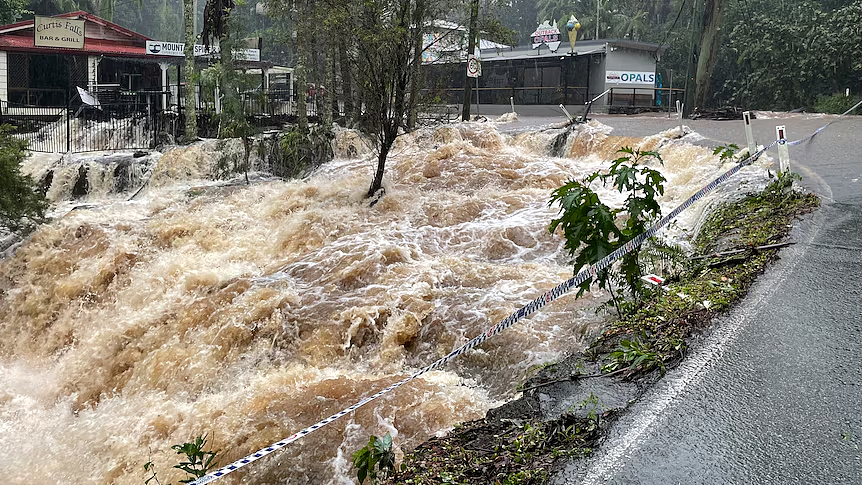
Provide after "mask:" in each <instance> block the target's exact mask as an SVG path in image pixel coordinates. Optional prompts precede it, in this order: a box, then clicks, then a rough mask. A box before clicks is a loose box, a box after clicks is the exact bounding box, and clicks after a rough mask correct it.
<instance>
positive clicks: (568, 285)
mask: <svg viewBox="0 0 862 485" xmlns="http://www.w3.org/2000/svg"><path fill="white" fill-rule="evenodd" d="M777 143H778V141H774V142H772V144H771V145H769V146H767V147H764V148H762V149H760V150H758V151H757V152H756V153H755V154H754V155H752V156H750V157H748V158H746V159H745V160H743V161H741V162H739V164H737V165H736V166H734V167H733V168H731V169H730V170H728V171H727V172H725V173H724V174H723V175H721V176H720V177H718V178H717V179H715V180H713V181H712V182H710V183H709V184H708V185H706V186H705V187H703V188H702V189H700V190H698V191H697V192H696V193H695V194H694V195H692V196H691V197H689V198H688V199H687V200H686V201H685V202H683V203H682V204H681V205H680V206H679V207H677V208H676V209H674V210H673V211H672V212H671V213H670V214H668V215H666V216H665V217H663V218H662V219H661V220H660V221H658V222H657V223H655V224H654V225H653V226H652V227H650V228H649V229H647V230H646V232H644V233H642V234H640V235H639V236H637V237H635V238H634V239H632V240H631V241H629V242H627V243H626V244H625V245H623V246H621V247H619V248H617V250H616V251H614V252H612V253H611V254H609V255H607V256H605V257H604V258H603V259H602V260H601V261H599V262H598V263H596V264H594V265H592V266H590V267H589V268H586V269H584V270H582V271H580V272H579V273H578V274H577V275H575V276H573V277H572V278H570V279H569V280H566V281H564V282H563V283H561V284H560V285H558V286H557V287H555V288H553V289H552V290H550V291H548V292H546V293H545V294H543V295H542V296H540V297H538V298H536V299H535V300H533V301H532V302H530V303H529V304H528V305H526V306H524V307H521V309H520V310H518V311H516V312H515V313H512V314H511V315H509V316H508V317H507V318H506V319H505V320H503V321H501V322H500V323H498V324H496V325H494V326H492V327H490V328H489V329H488V330H486V331H485V333H483V334H481V335H479V336H476V337H474V338H473V339H472V340H470V341H469V342H467V343H466V344H464V345H463V346H461V347H460V348H458V349H456V350H453V351H452V352H450V353H449V354H448V355H446V356H445V357H443V358H441V359H440V360H438V361H436V362H434V363H433V364H431V365H429V366H428V367H425V368H423V369H421V370H419V371H417V372H415V373H414V374H412V375H410V376H409V377H405V378H404V379H402V380H400V381H398V382H396V383H394V384H392V385H390V386H389V387H386V388H384V389H381V390H380V391H378V392H376V393H374V394H372V395H370V396H368V397H366V398H364V399H362V400H361V401H359V402H357V403H356V404H354V405H352V406H350V407H349V408H346V409H344V410H343V411H339V412H337V413H335V414H333V415H332V416H330V417H328V418H326V419H322V420H320V421H318V422H317V423H315V424H313V425H311V426H309V427H307V428H305V429H303V430H301V431H299V432H298V433H296V434H294V435H293V436H291V437H289V438H287V439H283V440H281V441H279V442H277V443H273V444H271V445H269V446H267V447H266V448H263V449H260V450H258V451H256V452H254V453H252V454H251V455H248V456H246V457H244V458H241V459H239V460H237V461H235V462H233V463H231V464H230V465H227V466H225V467H222V468H219V469H218V470H216V471H214V472H212V473H210V474H208V475H205V476H203V477H200V478H198V479H197V480H195V481H194V482H191V485H202V484H204V483H209V482H212V481H214V480H217V479H219V478H221V477H223V476H225V475H227V474H229V473H232V472H234V471H236V470H238V469H240V468H242V467H244V466H246V465H248V464H249V463H252V462H255V461H257V460H259V459H261V458H263V457H264V456H266V455H269V454H270V453H272V452H274V451H276V450H279V449H281V448H284V447H285V446H287V445H289V444H290V443H293V442H294V441H296V440H298V439H300V438H302V437H304V436H306V435H308V434H310V433H312V432H313V431H316V430H318V429H320V428H322V427H324V426H326V425H327V424H329V423H331V422H333V421H335V420H336V419H338V418H340V417H342V416H344V415H346V414H349V413H351V412H353V411H355V410H357V409H359V408H360V407H362V406H364V405H365V404H368V403H369V402H371V401H373V400H375V399H377V398H379V397H380V396H382V395H384V394H386V393H388V392H389V391H392V390H393V389H395V388H397V387H400V386H402V385H404V384H406V383H407V382H409V381H411V380H413V379H416V378H417V377H419V376H421V375H422V374H425V373H427V372H430V371H432V370H435V369H439V368H440V367H443V366H444V365H446V364H447V363H448V362H449V361H450V360H452V358H454V357H455V356H458V355H461V354H463V353H464V352H466V351H468V350H470V349H472V348H474V347H476V346H478V345H480V344H482V343H483V342H484V341H485V340H487V339H489V338H491V337H493V336H494V335H497V334H498V333H500V332H502V331H503V330H505V329H507V328H509V327H511V326H512V325H514V324H515V323H516V322H518V321H519V320H521V319H523V318H526V317H528V316H529V315H531V314H533V313H534V312H536V311H537V310H539V309H540V308H542V307H543V306H545V305H547V304H548V303H550V302H552V301H554V300H556V299H557V298H559V297H561V296H563V295H564V294H566V293H567V292H569V291H570V290H571V289H572V288H577V287H578V286H580V285H581V283H583V282H584V281H587V280H588V279H590V278H592V277H594V276H595V275H596V274H598V273H599V272H600V271H602V270H604V269H605V268H607V267H609V266H610V265H611V264H613V263H614V261H616V260H618V259H620V258H621V257H623V256H624V255H626V254H628V253H630V252H632V251H633V250H634V249H635V248H637V247H640V245H641V244H643V242H644V241H646V240H647V239H649V238H651V237H653V236H654V235H655V234H656V233H657V232H658V231H659V230H660V229H661V228H663V227H664V226H666V225H667V224H668V223H670V221H672V220H673V219H675V218H676V216H678V215H679V214H680V213H681V212H682V211H684V210H686V209H688V208H689V207H690V206H691V205H692V204H694V203H695V202H696V201H697V200H698V199H701V198H702V197H703V196H704V195H706V194H708V193H709V192H712V191H713V190H715V188H716V187H718V186H719V185H721V184H722V183H724V182H725V181H726V180H727V179H729V178H730V177H732V176H733V175H734V174H736V172H738V171H740V170H741V169H742V168H743V167H745V166H747V165H749V164H751V163H752V162H753V161H755V160H757V158H758V157H760V155H762V154H763V153H764V152H765V151H766V150H769V149H770V148H772V147H773V146H775V145H776V144H777Z"/></svg>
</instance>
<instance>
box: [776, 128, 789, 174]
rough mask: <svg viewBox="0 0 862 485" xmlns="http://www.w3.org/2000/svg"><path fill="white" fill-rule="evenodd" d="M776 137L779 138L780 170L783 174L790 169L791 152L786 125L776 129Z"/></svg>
mask: <svg viewBox="0 0 862 485" xmlns="http://www.w3.org/2000/svg"><path fill="white" fill-rule="evenodd" d="M775 136H776V137H777V138H778V170H780V171H781V172H782V173H783V172H786V171H787V170H788V169H789V168H790V151H789V150H788V148H787V130H786V129H785V128H784V125H778V126H776V127H775Z"/></svg>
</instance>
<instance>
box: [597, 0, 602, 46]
mask: <svg viewBox="0 0 862 485" xmlns="http://www.w3.org/2000/svg"><path fill="white" fill-rule="evenodd" d="M601 7H602V0H596V40H599V10H600V9H601Z"/></svg>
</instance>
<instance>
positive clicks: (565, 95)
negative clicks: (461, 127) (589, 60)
mask: <svg viewBox="0 0 862 485" xmlns="http://www.w3.org/2000/svg"><path fill="white" fill-rule="evenodd" d="M471 90H472V93H471V95H470V96H471V99H472V103H473V104H475V103H476V98H477V96H478V98H479V104H506V105H507V104H510V103H515V104H516V105H538V104H547V105H552V106H556V105H558V104H566V105H571V104H584V103H586V102H587V101H589V100H588V99H587V94H588V93H587V92H588V88H586V87H580V86H551V87H547V86H534V87H523V88H511V87H503V88H494V87H479V89H478V95H477V89H476V87H473V88H472V89H471ZM422 93H423V94H424V95H425V96H428V97H437V98H438V99H439V100H440V101H441V102H443V103H445V104H461V103H462V102H463V101H464V88H446V89H438V90H427V89H425V90H422Z"/></svg>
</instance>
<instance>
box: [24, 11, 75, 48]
mask: <svg viewBox="0 0 862 485" xmlns="http://www.w3.org/2000/svg"><path fill="white" fill-rule="evenodd" d="M33 35H34V38H33V44H34V45H35V46H36V47H61V48H64V49H83V48H84V21H83V20H72V19H64V18H54V17H38V16H37V17H36V22H35V28H34V29H33Z"/></svg>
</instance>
